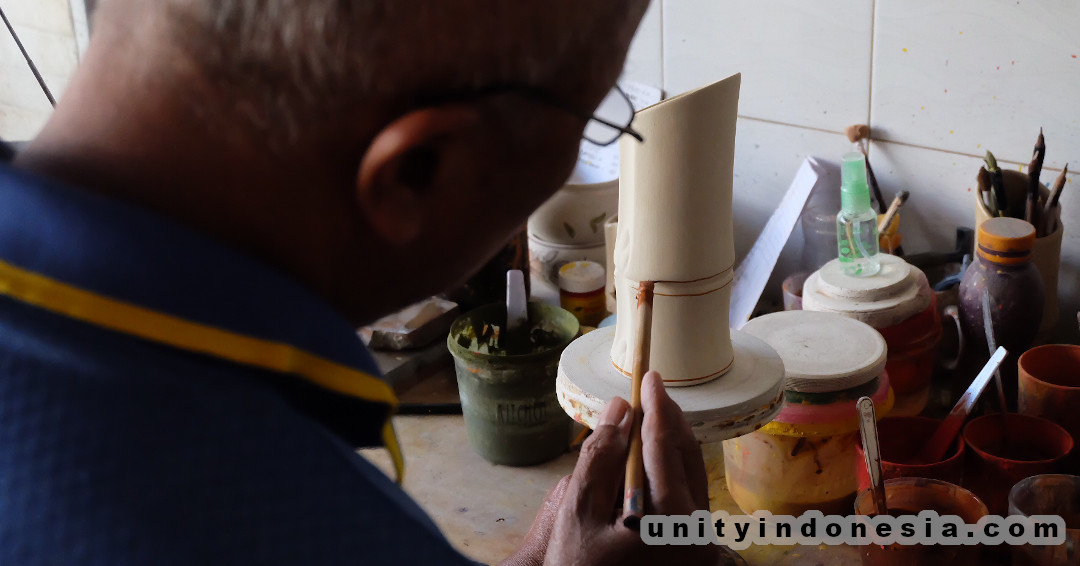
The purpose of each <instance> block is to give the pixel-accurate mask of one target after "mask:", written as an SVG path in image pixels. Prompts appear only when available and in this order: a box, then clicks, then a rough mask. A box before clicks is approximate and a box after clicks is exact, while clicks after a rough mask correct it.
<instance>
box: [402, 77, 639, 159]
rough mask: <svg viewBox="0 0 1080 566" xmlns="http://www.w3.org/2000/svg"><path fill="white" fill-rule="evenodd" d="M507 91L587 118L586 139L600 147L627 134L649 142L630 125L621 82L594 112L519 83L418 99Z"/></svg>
mask: <svg viewBox="0 0 1080 566" xmlns="http://www.w3.org/2000/svg"><path fill="white" fill-rule="evenodd" d="M504 92H513V93H516V94H519V95H521V96H525V97H527V98H531V99H532V100H535V101H537V102H540V103H541V104H546V105H548V106H551V107H554V108H558V109H559V110H562V111H564V112H568V113H570V114H572V115H574V116H577V117H579V118H581V119H583V120H586V123H585V132H584V134H583V135H582V138H584V140H585V141H587V142H589V143H591V144H594V145H597V146H600V147H604V146H609V145H611V144H613V143H615V142H616V141H618V140H619V138H620V137H622V136H623V134H626V135H628V136H630V137H632V138H634V139H636V140H637V141H639V142H643V141H645V138H644V137H642V136H641V134H639V133H638V132H636V131H635V130H634V129H633V128H631V127H630V124H631V123H632V122H633V121H634V104H633V103H632V102H631V101H630V97H629V96H627V95H626V93H625V92H623V90H622V89H621V88H619V85H615V86H613V87H612V88H611V90H610V91H609V92H608V93H607V96H605V97H604V100H602V101H601V102H600V105H599V106H597V107H596V111H595V112H593V113H592V114H588V113H585V112H581V111H580V110H579V109H576V108H573V107H572V106H570V105H569V104H566V103H565V102H563V101H562V100H559V99H558V98H556V97H554V96H552V95H551V94H549V93H547V92H545V91H543V90H539V89H536V88H532V87H524V86H521V85H516V84H493V85H488V86H485V87H483V88H479V89H472V90H468V91H462V92H456V93H450V94H443V95H441V96H438V97H434V98H422V99H420V100H418V103H419V104H420V105H421V106H428V105H434V104H440V103H445V102H450V101H454V100H462V99H466V98H472V97H475V96H485V95H492V94H500V93H504Z"/></svg>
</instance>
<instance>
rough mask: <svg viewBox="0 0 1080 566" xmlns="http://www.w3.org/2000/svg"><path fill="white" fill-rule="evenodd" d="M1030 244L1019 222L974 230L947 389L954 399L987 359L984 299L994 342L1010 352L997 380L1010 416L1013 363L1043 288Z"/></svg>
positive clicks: (1038, 310) (1027, 342)
mask: <svg viewBox="0 0 1080 566" xmlns="http://www.w3.org/2000/svg"><path fill="white" fill-rule="evenodd" d="M1034 244H1035V228H1034V227H1032V225H1031V224H1028V223H1027V222H1024V221H1023V220H1019V219H1017V218H993V219H990V220H987V221H986V222H983V223H982V224H980V225H979V230H978V244H977V247H978V253H977V254H976V257H975V259H974V260H973V261H972V263H971V265H969V266H968V268H967V271H965V272H964V278H963V279H962V280H961V281H960V322H961V324H962V325H963V327H964V339H965V355H964V358H965V360H964V363H963V369H962V370H961V372H960V375H959V377H958V379H956V380H955V381H954V383H953V394H954V396H955V397H956V398H959V395H960V394H961V392H962V391H963V390H964V389H966V388H967V386H968V384H970V383H971V380H972V379H973V378H974V376H975V374H976V373H978V371H979V369H981V368H982V365H983V363H985V360H986V359H987V357H988V356H989V355H990V353H989V349H988V348H987V340H986V330H985V329H986V319H985V318H984V314H983V310H984V309H983V304H984V302H986V301H987V299H989V305H990V319H991V321H992V323H993V330H994V342H995V344H996V345H997V346H1002V347H1004V348H1005V349H1007V350H1008V351H1009V352H1011V355H1010V356H1009V358H1008V359H1007V361H1006V363H1004V364H1002V365H1001V379H1002V382H1003V384H1004V387H1005V396H1006V398H1007V399H1008V400H1009V404H1010V410H1015V405H1014V403H1015V399H1016V395H1017V375H1016V363H1015V360H1016V357H1017V356H1019V355H1020V353H1022V352H1024V351H1025V350H1027V349H1028V348H1029V347H1031V344H1032V343H1033V342H1034V340H1035V337H1036V334H1037V333H1038V332H1039V321H1040V320H1042V316H1043V312H1042V308H1043V283H1042V279H1041V277H1040V276H1039V271H1038V270H1037V269H1036V268H1035V266H1034V265H1033V264H1032V263H1031V253H1032V246H1033V245H1034Z"/></svg>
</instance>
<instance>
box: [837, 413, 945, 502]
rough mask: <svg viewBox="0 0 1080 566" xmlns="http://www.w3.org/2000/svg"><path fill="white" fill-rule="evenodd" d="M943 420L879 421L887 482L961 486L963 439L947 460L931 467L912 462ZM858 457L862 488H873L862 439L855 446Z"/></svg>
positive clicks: (920, 418) (906, 418) (879, 433)
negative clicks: (919, 480)
mask: <svg viewBox="0 0 1080 566" xmlns="http://www.w3.org/2000/svg"><path fill="white" fill-rule="evenodd" d="M940 424H941V421H939V420H937V419H932V418H929V417H886V418H884V419H881V421H879V422H878V438H879V440H878V443H879V444H880V445H881V471H882V477H884V478H885V479H892V478H932V479H936V480H941V481H944V482H948V483H951V484H956V485H960V483H961V481H962V480H963V477H964V439H963V438H962V437H961V436H959V435H958V436H957V439H956V442H955V443H953V445H952V447H951V449H950V450H949V451H948V453H947V454H946V456H945V458H944V459H943V460H941V461H940V462H933V463H929V464H916V463H913V462H914V461H915V460H916V459H917V458H918V456H919V453H920V452H921V451H922V449H923V447H924V446H926V443H927V442H929V441H930V437H932V436H933V435H934V431H936V430H937V428H938V426H939V425H940ZM856 448H857V450H858V454H859V466H858V476H859V489H860V490H864V489H867V488H868V487H870V476H869V474H868V473H867V472H866V466H865V465H862V462H863V461H864V460H863V459H864V455H863V446H862V440H861V439H860V440H859V444H858V446H857V447H856Z"/></svg>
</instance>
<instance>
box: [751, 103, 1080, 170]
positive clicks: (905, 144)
mask: <svg viewBox="0 0 1080 566" xmlns="http://www.w3.org/2000/svg"><path fill="white" fill-rule="evenodd" d="M738 116H739V119H740V120H750V121H752V122H761V123H764V124H774V125H776V126H787V127H789V128H799V129H800V130H809V131H812V132H821V133H823V134H834V135H838V136H844V139H847V134H845V133H844V132H837V131H835V130H829V129H825V128H815V127H813V126H802V125H799V124H792V123H790V122H781V121H779V120H769V119H766V118H757V117H754V116H746V115H744V114H739V115H738ZM870 131H871V132H873V129H872V128H871V130H870ZM868 141H871V142H876V143H882V144H892V145H899V146H903V147H910V148H912V149H924V150H926V151H935V152H938V153H947V154H950V155H957V156H961V157H970V158H972V159H979V160H982V158H983V156H982V155H975V154H973V153H964V152H962V151H953V150H949V149H941V148H940V147H931V146H928V145H919V144H914V143H908V142H902V141H896V140H889V139H882V138H870V139H869V140H868ZM998 161H999V162H1001V163H1009V164H1011V165H1023V166H1025V167H1026V166H1027V163H1021V162H1019V161H1013V160H1011V159H1004V158H1002V159H998ZM1043 171H1059V172H1060V171H1061V168H1060V167H1057V168H1055V167H1043ZM1068 174H1069V175H1070V176H1072V175H1080V171H1070V172H1069V173H1068Z"/></svg>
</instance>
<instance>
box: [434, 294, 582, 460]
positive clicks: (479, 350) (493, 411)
mask: <svg viewBox="0 0 1080 566" xmlns="http://www.w3.org/2000/svg"><path fill="white" fill-rule="evenodd" d="M528 311H529V323H528V324H529V332H528V334H527V336H525V337H524V338H523V341H522V342H521V343H519V344H514V345H508V344H507V342H509V341H510V340H509V339H508V337H507V336H506V334H505V333H503V332H500V339H499V344H498V347H496V348H488V347H485V346H482V345H481V343H486V341H484V340H482V339H478V337H482V336H484V335H485V334H486V333H485V327H487V328H488V331H489V332H488V333H490V331H491V329H492V327H493V326H498V327H500V329H504V328H505V326H506V305H503V304H492V305H487V306H483V307H480V308H478V309H475V310H473V311H470V312H468V313H466V314H464V315H462V316H461V317H459V318H458V319H457V320H456V321H454V323H453V325H451V327H450V335H449V337H448V338H447V341H446V344H447V347H448V348H449V349H450V353H451V354H453V355H454V369H455V370H456V373H457V382H458V392H459V394H460V396H461V409H462V413H463V414H464V416H465V433H466V435H467V436H468V438H469V443H470V444H471V445H472V447H473V449H474V450H476V452H477V453H478V454H480V455H481V456H483V457H484V458H485V459H486V460H489V461H491V462H494V463H496V464H504V465H508V466H528V465H532V464H539V463H541V462H545V461H547V460H550V459H552V458H555V457H556V456H558V455H560V454H562V453H563V452H565V451H566V449H567V447H568V446H569V444H570V435H571V425H572V423H573V421H571V420H570V418H569V417H567V416H566V414H565V413H564V412H563V411H562V409H561V408H560V407H559V400H558V399H557V398H556V396H555V377H556V373H557V371H558V366H559V356H560V355H561V354H562V351H563V349H565V348H566V346H567V345H568V344H570V342H571V341H572V340H573V339H574V338H576V337H577V336H578V334H579V333H580V325H579V323H578V321H577V318H575V317H574V315H572V314H570V313H569V312H567V311H565V310H563V309H560V308H558V307H553V306H548V305H544V304H540V303H529V305H528Z"/></svg>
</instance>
